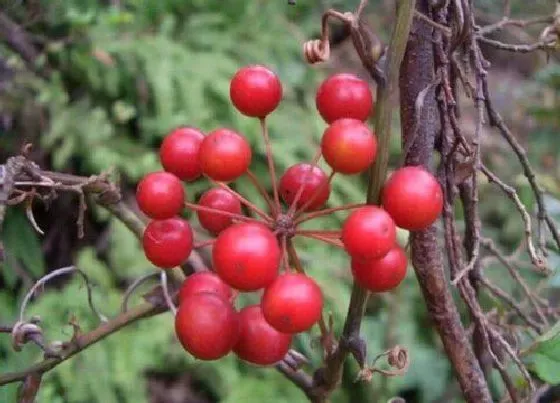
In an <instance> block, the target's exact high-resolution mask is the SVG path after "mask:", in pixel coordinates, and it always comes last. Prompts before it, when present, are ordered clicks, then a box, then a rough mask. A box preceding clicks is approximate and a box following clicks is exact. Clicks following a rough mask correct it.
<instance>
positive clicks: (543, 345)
mask: <svg viewBox="0 0 560 403" xmlns="http://www.w3.org/2000/svg"><path fill="white" fill-rule="evenodd" d="M529 359H530V360H531V362H532V366H533V370H534V371H535V372H536V374H537V375H538V377H539V378H541V379H542V380H543V381H545V382H547V383H550V384H553V385H554V384H559V383H560V322H558V323H556V324H555V325H554V326H553V327H552V328H551V329H550V330H549V331H548V332H546V333H545V334H543V335H542V336H540V337H539V338H538V339H537V341H536V345H535V346H534V347H533V348H531V353H530V356H529Z"/></svg>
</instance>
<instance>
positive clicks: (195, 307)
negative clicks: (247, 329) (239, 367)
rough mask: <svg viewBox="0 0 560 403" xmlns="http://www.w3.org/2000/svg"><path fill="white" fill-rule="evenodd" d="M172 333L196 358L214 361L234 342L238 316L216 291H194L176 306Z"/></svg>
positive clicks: (236, 334)
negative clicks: (195, 292)
mask: <svg viewBox="0 0 560 403" xmlns="http://www.w3.org/2000/svg"><path fill="white" fill-rule="evenodd" d="M175 333H176V334H177V338H178V339H179V341H180V342H181V345H182V346H183V348H184V349H185V350H187V351H188V352H189V353H191V354H192V355H193V356H195V357H196V358H199V359H201V360H217V359H218V358H222V357H223V356H225V355H227V354H228V353H229V352H230V351H231V349H232V348H233V346H234V345H235V343H236V342H237V339H238V337H239V319H238V316H237V312H235V310H234V309H233V307H232V306H231V304H230V303H229V301H226V300H225V299H223V298H220V297H219V296H218V295H216V294H211V293H200V294H195V295H191V296H189V297H187V298H185V300H183V302H182V303H181V305H180V306H179V310H178V311H177V316H175Z"/></svg>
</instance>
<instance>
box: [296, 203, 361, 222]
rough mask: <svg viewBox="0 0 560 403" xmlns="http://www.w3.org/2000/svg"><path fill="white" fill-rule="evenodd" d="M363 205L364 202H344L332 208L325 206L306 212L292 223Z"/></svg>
mask: <svg viewBox="0 0 560 403" xmlns="http://www.w3.org/2000/svg"><path fill="white" fill-rule="evenodd" d="M364 206H365V204H364V203H357V204H345V205H343V206H338V207H332V208H327V209H323V210H318V211H314V212H312V213H309V214H306V215H305V216H303V217H300V218H298V219H297V220H295V221H294V225H299V224H301V223H304V222H306V221H309V220H313V219H314V218H319V217H324V216H327V215H330V214H332V213H335V212H337V211H344V210H353V209H357V208H360V207H364Z"/></svg>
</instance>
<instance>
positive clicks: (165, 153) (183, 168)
mask: <svg viewBox="0 0 560 403" xmlns="http://www.w3.org/2000/svg"><path fill="white" fill-rule="evenodd" d="M203 139H204V134H203V133H202V132H201V131H200V130H198V129H196V128H194V127H179V128H177V129H175V130H173V131H172V132H171V133H169V134H168V135H167V136H166V137H165V138H164V139H163V142H162V143H161V147H160V148H159V158H160V161H161V165H163V168H164V169H165V170H166V171H167V172H170V173H172V174H173V175H175V176H177V177H178V178H179V179H182V180H184V181H193V180H195V179H197V178H198V177H199V176H200V175H202V169H201V168H200V162H199V161H198V153H199V151H200V145H201V144H202V140H203Z"/></svg>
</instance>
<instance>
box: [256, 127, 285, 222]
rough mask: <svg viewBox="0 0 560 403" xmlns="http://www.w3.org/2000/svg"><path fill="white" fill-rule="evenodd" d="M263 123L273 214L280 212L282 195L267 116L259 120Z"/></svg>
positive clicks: (262, 130)
mask: <svg viewBox="0 0 560 403" xmlns="http://www.w3.org/2000/svg"><path fill="white" fill-rule="evenodd" d="M259 121H260V124H261V133H262V136H263V139H264V145H265V147H266V161H267V162H268V173H269V175H270V185H271V186H272V194H273V195H274V210H273V214H274V215H276V214H279V213H280V197H279V196H278V185H277V183H276V170H275V169H274V155H273V154H272V144H271V143H270V137H269V136H268V127H267V125H266V118H262V119H260V120H259Z"/></svg>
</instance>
